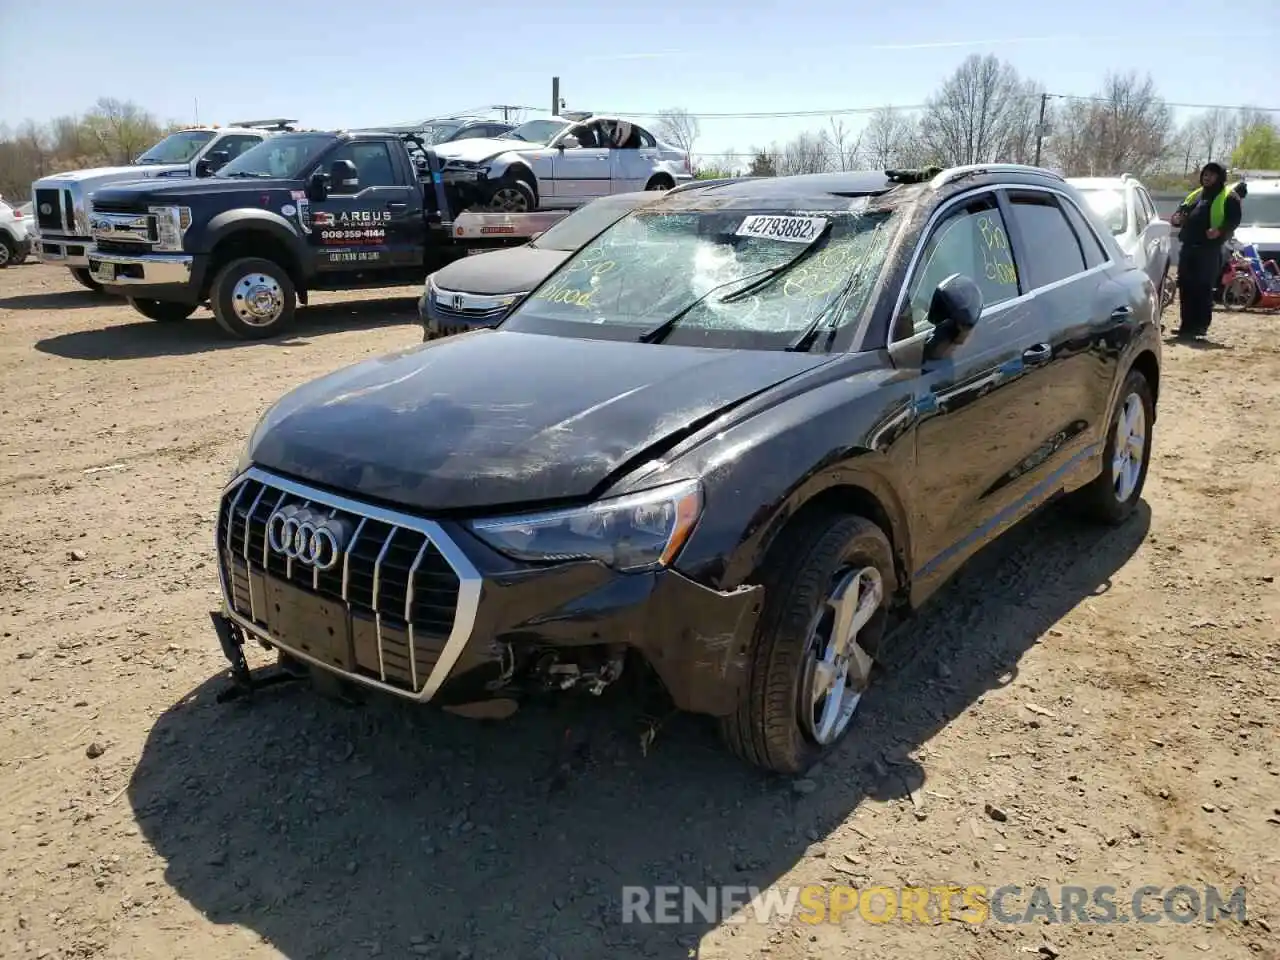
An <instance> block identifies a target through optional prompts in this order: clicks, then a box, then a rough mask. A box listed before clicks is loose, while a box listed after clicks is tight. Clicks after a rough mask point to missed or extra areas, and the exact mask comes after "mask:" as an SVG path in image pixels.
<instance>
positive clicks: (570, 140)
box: [556, 134, 582, 151]
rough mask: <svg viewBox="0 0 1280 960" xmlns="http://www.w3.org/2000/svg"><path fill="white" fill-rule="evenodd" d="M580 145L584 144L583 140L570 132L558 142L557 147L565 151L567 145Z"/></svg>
mask: <svg viewBox="0 0 1280 960" xmlns="http://www.w3.org/2000/svg"><path fill="white" fill-rule="evenodd" d="M580 146H582V142H581V141H580V140H579V139H578V138H577V137H575V136H574V135H573V134H569V135H568V136H567V137H565V138H564V139H563V140H561V141H560V142H559V143H558V144H556V147H557V149H559V150H561V151H563V150H564V149H565V148H566V147H568V148H570V149H572V148H573V147H580Z"/></svg>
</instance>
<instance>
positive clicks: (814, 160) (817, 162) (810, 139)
mask: <svg viewBox="0 0 1280 960" xmlns="http://www.w3.org/2000/svg"><path fill="white" fill-rule="evenodd" d="M829 169H831V166H830V157H829V155H828V153H827V147H826V142H825V140H824V138H823V135H822V134H821V133H814V132H812V131H809V130H805V131H803V132H801V133H798V134H796V136H794V137H793V138H792V139H790V140H788V141H787V142H786V143H785V144H783V146H782V150H781V154H780V156H779V158H778V173H779V174H781V175H782V176H784V177H786V176H790V175H792V174H796V173H825V172H826V171H827V170H829Z"/></svg>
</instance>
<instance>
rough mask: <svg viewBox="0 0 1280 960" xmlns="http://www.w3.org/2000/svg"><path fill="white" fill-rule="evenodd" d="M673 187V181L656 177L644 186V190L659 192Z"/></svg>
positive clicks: (668, 178) (663, 177)
mask: <svg viewBox="0 0 1280 960" xmlns="http://www.w3.org/2000/svg"><path fill="white" fill-rule="evenodd" d="M674 186H675V183H674V181H672V179H671V178H670V177H668V176H658V177H653V178H652V179H651V180H650V181H649V182H648V183H646V184H645V185H644V188H645V189H646V190H658V191H661V190H670V189H671V188H672V187H674Z"/></svg>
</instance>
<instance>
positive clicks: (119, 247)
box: [95, 240, 152, 257]
mask: <svg viewBox="0 0 1280 960" xmlns="http://www.w3.org/2000/svg"><path fill="white" fill-rule="evenodd" d="M95 246H96V247H97V248H98V252H99V253H120V254H124V255H125V256H128V257H136V256H145V255H146V254H149V253H151V252H152V246H151V244H149V243H125V242H123V241H120V240H99V241H98V242H97V243H96V244H95Z"/></svg>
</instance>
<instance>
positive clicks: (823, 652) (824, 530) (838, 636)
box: [720, 516, 897, 774]
mask: <svg viewBox="0 0 1280 960" xmlns="http://www.w3.org/2000/svg"><path fill="white" fill-rule="evenodd" d="M762 574H763V575H762V582H763V584H764V588H765V593H764V595H765V606H764V611H763V614H762V615H761V618H760V622H759V624H758V626H757V628H756V635H755V637H754V638H753V639H752V645H751V648H750V650H749V651H748V657H749V658H750V666H749V676H748V680H747V686H746V689H744V691H743V693H742V699H741V701H740V703H739V705H738V709H737V710H736V711H735V712H734V713H732V714H730V715H729V716H728V717H726V718H724V719H723V720H722V721H721V724H720V732H721V735H722V736H723V738H724V740H725V742H726V744H727V745H728V746H729V749H730V750H732V751H733V752H734V753H736V754H737V755H738V756H740V757H742V758H743V759H744V760H746V761H747V762H749V763H752V764H754V765H756V766H758V767H762V768H764V769H766V770H771V771H774V772H776V773H787V774H796V773H802V772H803V771H805V770H807V769H808V768H809V767H811V766H812V765H813V764H814V763H815V762H817V761H818V759H819V758H821V756H822V755H823V754H824V753H826V752H827V751H829V750H830V749H831V748H832V747H833V746H834V745H835V744H837V743H839V742H840V740H842V739H843V738H844V735H845V733H846V732H847V731H848V729H849V723H850V721H851V720H852V719H853V714H854V711H855V710H856V709H857V707H858V702H859V701H860V700H861V698H862V694H863V691H864V690H865V689H866V687H867V683H868V680H869V679H870V674H871V669H872V665H873V661H872V659H871V653H872V652H873V651H876V650H878V648H879V644H880V640H881V638H882V637H883V635H884V630H885V624H886V622H887V620H888V605H889V600H890V598H891V597H892V596H893V594H894V592H895V590H896V584H897V578H896V574H895V573H894V565H893V549H892V548H891V547H890V545H889V540H888V538H887V537H886V536H885V535H884V532H883V531H882V530H881V529H880V528H879V527H877V526H876V525H875V524H874V523H872V522H871V521H869V520H865V519H863V518H862V517H856V516H844V517H836V518H832V517H831V516H818V517H815V518H813V519H812V520H810V521H809V522H808V523H802V524H801V525H799V526H797V527H796V528H795V529H793V530H791V531H789V532H785V533H783V535H782V538H781V539H780V541H779V542H778V544H777V545H776V546H775V547H774V549H772V550H770V552H769V558H768V559H767V560H766V561H765V565H764V567H763V570H762Z"/></svg>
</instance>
